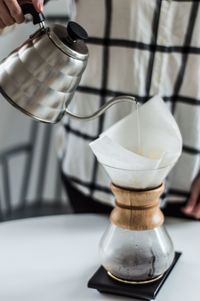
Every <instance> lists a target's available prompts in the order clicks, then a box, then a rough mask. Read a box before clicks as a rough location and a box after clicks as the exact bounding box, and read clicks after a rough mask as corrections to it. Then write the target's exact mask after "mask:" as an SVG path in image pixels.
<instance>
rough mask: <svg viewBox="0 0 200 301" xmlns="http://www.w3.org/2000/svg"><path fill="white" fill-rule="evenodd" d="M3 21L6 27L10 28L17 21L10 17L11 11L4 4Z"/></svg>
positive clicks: (2, 6) (2, 5)
mask: <svg viewBox="0 0 200 301" xmlns="http://www.w3.org/2000/svg"><path fill="white" fill-rule="evenodd" d="M1 20H2V21H3V23H4V24H5V26H9V25H12V24H14V23H15V20H14V19H13V18H12V16H11V15H10V13H9V10H8V9H7V7H6V5H5V4H4V2H1Z"/></svg>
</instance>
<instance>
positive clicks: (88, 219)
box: [0, 214, 200, 301]
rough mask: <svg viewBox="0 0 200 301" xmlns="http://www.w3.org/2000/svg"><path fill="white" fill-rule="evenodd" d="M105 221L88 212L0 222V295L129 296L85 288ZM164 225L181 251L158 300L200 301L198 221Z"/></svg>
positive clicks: (52, 298)
mask: <svg viewBox="0 0 200 301" xmlns="http://www.w3.org/2000/svg"><path fill="white" fill-rule="evenodd" d="M108 222H109V221H108V218H107V217H105V216H98V215H88V214H87V215H65V216H64V215H62V216H50V217H42V218H41V217H40V218H30V219H24V220H18V221H12V222H5V223H2V224H0V300H1V301H72V300H73V301H74V300H77V301H79V300H80V301H84V300H87V301H89V300H91V301H95V300H103V301H106V300H113V301H114V300H123V301H125V300H128V298H126V297H118V296H114V295H106V294H100V293H99V292H98V291H96V290H94V289H89V288H87V282H88V280H89V279H90V278H91V276H92V275H93V274H94V272H95V271H96V270H97V269H98V267H99V264H100V263H99V258H98V243H99V240H100V238H101V236H102V234H103V232H104V230H105V228H106V226H107V224H108ZM166 225H167V228H168V231H169V233H170V235H171V237H172V239H173V241H174V244H175V248H176V250H178V251H182V252H183V255H182V256H181V258H180V260H179V261H178V263H177V265H176V267H175V268H174V270H173V271H172V273H171V274H170V276H169V277H168V279H167V280H166V282H165V284H164V285H163V287H162V288H161V290H160V292H159V294H158V296H157V298H156V300H157V301H169V300H170V301H188V300H195V301H196V300H199V298H200V223H199V222H195V221H194V222H193V221H186V220H177V219H168V220H167V221H166ZM132 300H133V299H132Z"/></svg>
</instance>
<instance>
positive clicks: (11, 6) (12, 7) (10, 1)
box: [4, 0, 24, 24]
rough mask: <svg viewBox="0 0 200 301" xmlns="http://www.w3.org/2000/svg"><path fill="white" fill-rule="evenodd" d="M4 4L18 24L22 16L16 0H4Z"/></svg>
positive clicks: (22, 18) (21, 20) (22, 19)
mask: <svg viewBox="0 0 200 301" xmlns="http://www.w3.org/2000/svg"><path fill="white" fill-rule="evenodd" d="M4 1H5V0H4ZM5 5H6V7H7V9H8V11H9V13H10V15H11V16H12V17H13V19H14V20H15V22H16V23H18V24H19V23H22V22H23V21H24V16H23V13H22V10H21V7H20V6H19V4H18V2H17V0H6V1H5Z"/></svg>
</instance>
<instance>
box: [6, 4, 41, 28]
mask: <svg viewBox="0 0 200 301" xmlns="http://www.w3.org/2000/svg"><path fill="white" fill-rule="evenodd" d="M25 2H27V1H23V0H21V1H17V0H0V29H4V28H5V27H6V26H10V25H13V24H15V23H18V24H20V23H22V22H23V21H24V15H23V12H22V9H21V7H20V4H21V3H25ZM29 2H32V4H33V6H34V7H35V9H36V11H38V12H41V11H42V10H43V2H44V1H43V0H32V1H29Z"/></svg>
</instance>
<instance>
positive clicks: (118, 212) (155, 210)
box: [110, 184, 164, 230]
mask: <svg viewBox="0 0 200 301" xmlns="http://www.w3.org/2000/svg"><path fill="white" fill-rule="evenodd" d="M111 190H112V192H113V193H114V195H115V197H116V201H115V204H116V207H115V208H114V209H113V211H112V212H111V215H110V218H111V222H112V223H113V224H115V225H117V226H119V227H121V228H125V229H129V230H151V229H154V228H156V227H159V226H161V225H162V224H163V222H164V216H163V213H162V211H161V210H160V195H161V194H162V192H163V191H164V184H161V185H160V186H159V187H156V188H153V189H149V190H130V189H126V188H121V187H118V186H115V185H114V184H111Z"/></svg>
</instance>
